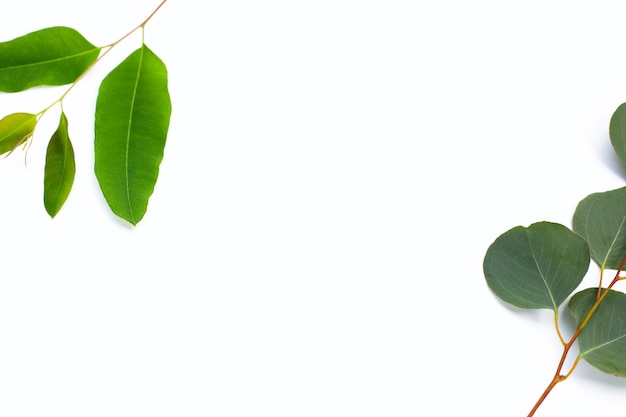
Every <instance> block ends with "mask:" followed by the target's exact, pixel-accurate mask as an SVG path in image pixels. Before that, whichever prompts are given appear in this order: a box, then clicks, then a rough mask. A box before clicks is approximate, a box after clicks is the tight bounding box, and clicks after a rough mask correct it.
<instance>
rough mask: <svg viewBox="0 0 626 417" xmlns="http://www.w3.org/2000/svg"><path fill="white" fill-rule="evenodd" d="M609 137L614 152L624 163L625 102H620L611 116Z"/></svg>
mask: <svg viewBox="0 0 626 417" xmlns="http://www.w3.org/2000/svg"><path fill="white" fill-rule="evenodd" d="M609 137H610V139H611V145H613V149H614V150H615V153H617V156H618V157H619V159H620V160H621V161H622V164H624V165H626V103H623V104H621V105H620V106H619V107H618V108H617V110H615V112H614V113H613V115H612V116H611V122H610V123H609Z"/></svg>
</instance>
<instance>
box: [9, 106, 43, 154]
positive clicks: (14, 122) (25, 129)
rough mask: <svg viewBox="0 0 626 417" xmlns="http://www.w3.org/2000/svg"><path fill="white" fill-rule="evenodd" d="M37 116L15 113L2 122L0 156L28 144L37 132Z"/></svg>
mask: <svg viewBox="0 0 626 417" xmlns="http://www.w3.org/2000/svg"><path fill="white" fill-rule="evenodd" d="M36 125H37V115H34V114H30V113H13V114H9V115H8V116H5V117H4V118H3V119H2V120H0V155H2V154H3V153H6V152H10V151H12V150H13V149H15V148H16V147H18V146H19V145H20V144H22V143H24V142H26V141H27V140H28V138H30V137H31V136H32V134H33V132H34V131H35V126H36Z"/></svg>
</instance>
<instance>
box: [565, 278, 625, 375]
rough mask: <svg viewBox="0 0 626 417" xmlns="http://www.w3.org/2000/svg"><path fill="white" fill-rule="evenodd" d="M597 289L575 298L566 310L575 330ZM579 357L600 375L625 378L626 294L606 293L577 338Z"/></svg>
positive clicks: (592, 300)
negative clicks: (572, 319)
mask: <svg viewBox="0 0 626 417" xmlns="http://www.w3.org/2000/svg"><path fill="white" fill-rule="evenodd" d="M597 293H598V289H597V288H588V289H586V290H584V291H581V292H579V293H577V294H575V295H574V296H573V297H572V299H571V300H570V302H569V305H568V308H569V310H570V312H571V313H572V315H573V316H574V321H575V323H576V327H578V326H580V324H581V323H582V321H583V320H584V318H585V316H586V315H587V313H588V312H589V310H590V309H591V306H592V305H593V304H594V303H595V301H596V295H597ZM578 345H579V346H580V355H581V356H582V357H583V358H584V359H585V360H586V361H587V362H589V363H590V364H591V365H593V366H594V367H596V368H598V369H600V370H601V371H603V372H606V373H609V374H613V375H618V376H622V377H626V294H624V293H621V292H618V291H613V290H611V291H609V293H608V294H607V295H606V297H605V298H604V299H603V300H602V301H601V302H600V305H599V306H598V309H597V310H596V311H595V312H594V313H593V315H592V316H591V318H590V320H589V322H587V324H586V325H585V327H584V328H583V330H582V331H581V332H580V336H579V337H578Z"/></svg>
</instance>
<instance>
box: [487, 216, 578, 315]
mask: <svg viewBox="0 0 626 417" xmlns="http://www.w3.org/2000/svg"><path fill="white" fill-rule="evenodd" d="M589 262H590V258H589V248H588V246H587V243H586V242H585V241H584V239H583V238H581V237H580V236H579V235H577V234H576V233H574V232H572V231H571V230H569V229H568V228H567V227H565V226H563V225H560V224H557V223H549V222H539V223H534V224H532V225H530V226H529V227H528V228H526V227H522V226H518V227H514V228H513V229H511V230H509V231H507V232H505V233H503V234H502V235H500V236H499V237H498V238H497V239H496V240H495V241H494V242H493V243H492V244H491V246H489V249H488V250H487V253H486V255H485V259H484V262H483V271H484V274H485V278H486V280H487V284H488V285H489V287H490V288H491V290H492V291H493V292H494V293H495V294H496V295H497V296H498V297H500V298H501V299H502V300H503V301H505V302H507V303H509V304H512V305H514V306H517V307H520V308H532V309H538V308H546V309H551V310H554V311H555V312H556V311H557V310H558V308H559V306H560V305H561V304H562V303H563V302H564V301H565V299H566V298H567V297H568V296H569V295H570V294H571V293H572V292H573V291H574V290H575V289H576V287H578V285H579V284H580V282H581V281H582V279H583V277H584V276H585V274H586V273H587V269H588V268H589Z"/></svg>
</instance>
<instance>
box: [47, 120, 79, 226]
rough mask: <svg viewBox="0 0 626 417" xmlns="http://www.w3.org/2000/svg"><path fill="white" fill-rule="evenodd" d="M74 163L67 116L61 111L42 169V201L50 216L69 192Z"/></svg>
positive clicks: (59, 207)
mask: <svg viewBox="0 0 626 417" xmlns="http://www.w3.org/2000/svg"><path fill="white" fill-rule="evenodd" d="M75 172H76V165H75V162H74V148H73V147H72V142H70V137H69V135H68V130H67V118H66V117H65V113H61V120H60V121H59V127H58V129H57V131H56V132H55V133H54V135H52V138H51V139H50V142H49V143H48V150H47V153H46V167H45V170H44V192H43V202H44V206H45V207H46V211H47V212H48V214H49V215H50V217H54V216H56V214H57V213H58V212H59V210H61V207H63V204H64V203H65V200H67V197H68V196H69V194H70V191H71V189H72V184H73V183H74V174H75Z"/></svg>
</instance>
